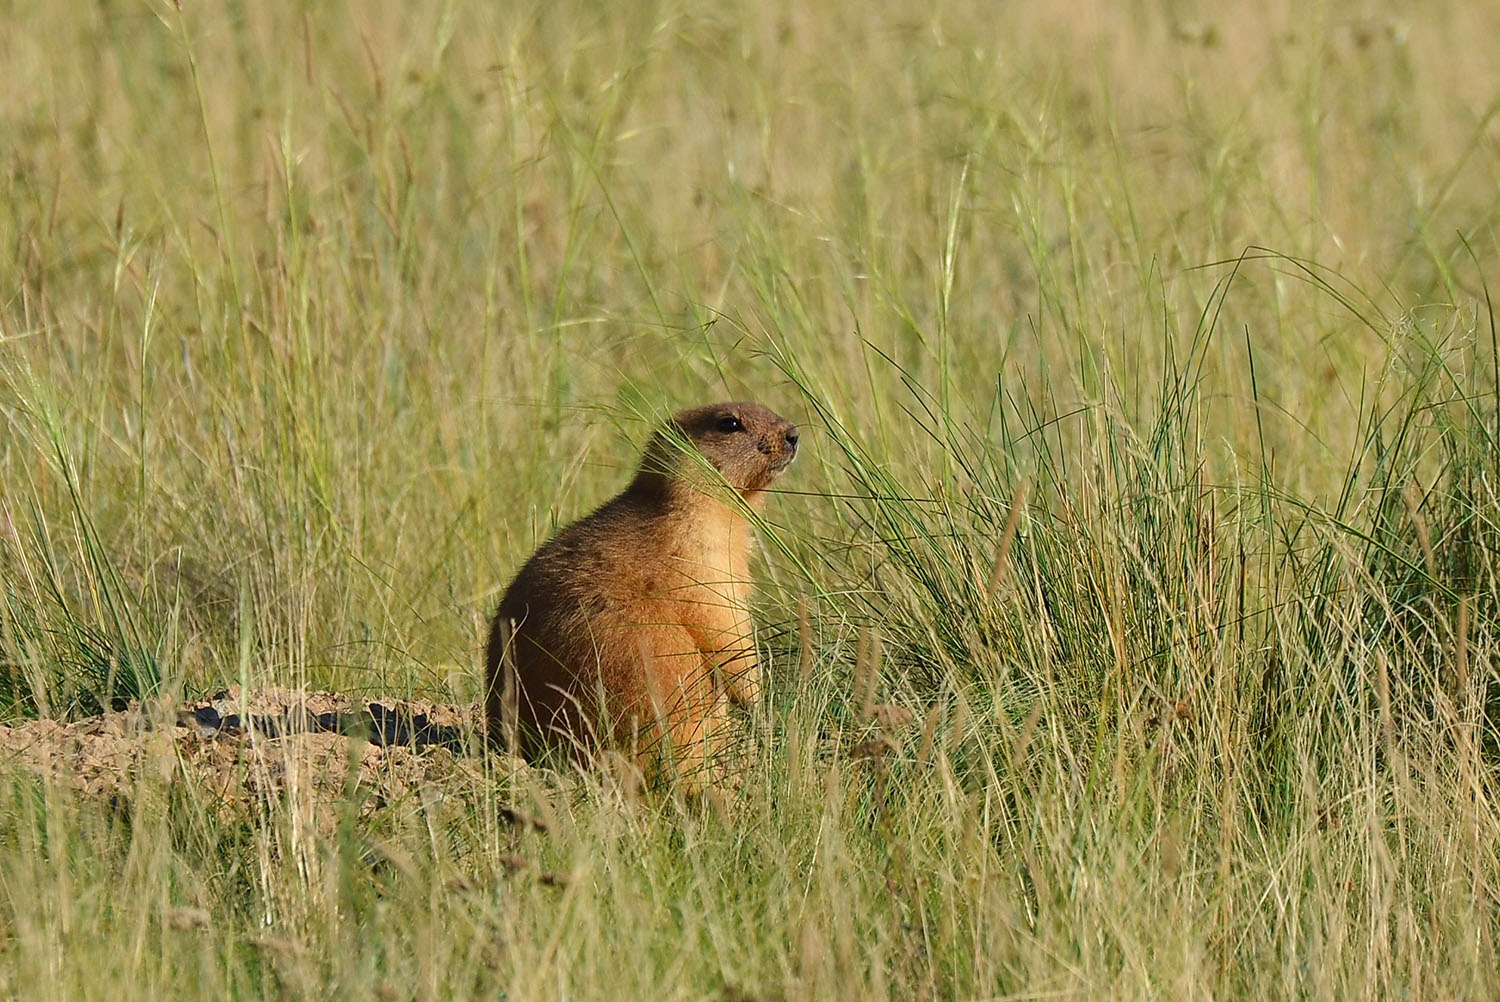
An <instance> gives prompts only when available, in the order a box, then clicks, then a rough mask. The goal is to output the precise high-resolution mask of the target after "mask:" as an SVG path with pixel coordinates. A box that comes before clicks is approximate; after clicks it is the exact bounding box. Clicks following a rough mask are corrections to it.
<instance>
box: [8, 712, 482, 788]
mask: <svg viewBox="0 0 1500 1002" xmlns="http://www.w3.org/2000/svg"><path fill="white" fill-rule="evenodd" d="M483 735H484V730H483V723H482V719H481V717H480V715H479V713H478V710H477V708H476V707H472V706H445V705H441V704H436V703H425V702H420V701H415V700H389V699H378V700H375V699H354V698H351V697H349V696H344V695H340V694H338V693H332V692H304V691H297V690H291V689H282V688H276V687H272V688H266V689H257V690H254V691H250V692H241V691H240V689H239V687H238V686H235V687H231V688H229V689H226V690H224V691H223V692H219V693H216V694H215V695H214V696H212V697H210V698H209V699H206V700H198V701H195V702H190V703H185V704H178V705H167V704H162V703H146V704H144V705H132V706H130V707H129V708H128V709H126V710H124V711H123V712H118V713H106V714H103V715H100V716H96V717H90V718H87V719H85V720H78V721H73V722H69V723H60V722H58V721H55V720H28V721H25V722H22V723H17V724H14V725H11V726H0V767H3V766H4V765H7V764H9V765H13V766H20V767H21V768H23V769H25V770H27V771H30V772H33V773H36V774H38V775H40V776H42V777H43V778H45V779H47V780H49V781H50V782H53V783H56V784H59V785H62V786H68V787H72V788H74V789H77V790H79V791H80V792H83V793H87V794H94V795H99V796H102V797H106V798H109V799H112V800H127V801H128V800H133V799H134V798H135V797H136V795H137V794H138V793H139V791H141V790H142V789H143V788H144V787H148V786H156V787H167V786H172V785H175V784H177V783H179V782H180V783H182V784H183V785H184V786H185V787H186V788H188V789H190V790H191V791H194V792H196V793H198V794H200V795H201V796H203V797H204V798H205V799H207V800H208V801H210V802H211V803H213V804H214V805H216V806H220V807H224V808H228V809H237V810H242V809H245V808H248V807H251V806H253V805H256V804H261V803H265V802H267V801H274V800H276V799H278V798H283V797H288V796H292V795H293V794H294V793H296V792H297V791H299V790H300V791H303V792H308V793H311V794H312V795H313V797H314V798H315V799H318V800H324V799H332V798H342V797H344V796H346V795H347V794H348V793H350V792H352V791H359V792H360V793H362V794H364V797H363V800H362V802H361V808H360V809H361V811H362V812H363V813H369V812H370V811H372V810H374V809H376V808H378V807H380V806H381V805H383V804H385V803H387V802H389V801H390V800H393V799H395V798H397V797H401V796H404V795H407V794H409V793H411V792H413V791H415V790H417V789H419V788H420V787H422V786H423V785H427V784H432V783H437V782H440V781H441V780H443V779H445V778H447V777H449V776H451V775H452V774H453V773H454V772H455V771H456V769H458V768H459V767H460V765H461V764H462V763H463V762H464V760H465V759H467V758H469V756H471V755H473V754H477V753H478V752H479V750H480V746H481V744H482V742H483Z"/></svg>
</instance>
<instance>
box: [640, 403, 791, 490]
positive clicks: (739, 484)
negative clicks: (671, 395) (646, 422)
mask: <svg viewBox="0 0 1500 1002" xmlns="http://www.w3.org/2000/svg"><path fill="white" fill-rule="evenodd" d="M689 446H691V447H692V449H694V450H696V451H697V453H698V456H693V455H690V454H689V453H688V451H687V449H688V447H689ZM796 455H797V426H796V425H794V424H792V423H791V422H790V421H788V420H786V418H783V417H781V416H780V415H779V414H777V413H775V412H774V411H771V410H768V409H767V408H765V407H762V406H761V405H760V404H750V403H725V404H708V405H706V406H704V407H694V408H692V409H691V410H685V411H678V412H677V413H676V414H674V415H672V420H671V421H670V422H669V424H668V426H667V427H666V428H664V429H662V430H661V431H658V432H657V433H656V434H655V435H654V436H653V437H652V439H651V444H650V445H649V446H647V447H646V457H645V459H644V461H643V462H642V463H641V473H642V475H646V476H650V475H658V476H660V475H665V476H666V477H668V478H669V479H671V480H677V481H683V480H686V481H689V482H694V481H698V480H699V479H700V477H699V476H698V475H696V474H695V473H694V472H693V471H694V469H695V468H696V469H697V470H698V471H699V472H700V473H701V472H706V471H704V470H703V463H704V461H706V462H707V465H708V466H711V467H713V469H715V470H717V471H718V472H719V475H720V476H722V477H723V478H724V480H725V482H727V483H728V484H729V485H730V486H731V487H733V488H735V489H736V490H737V491H739V492H740V493H741V494H743V495H745V496H746V497H749V496H750V495H753V494H756V493H758V492H760V491H762V490H764V489H765V488H766V487H767V486H768V485H769V484H770V483H771V481H773V480H775V479H776V478H777V477H779V476H780V475H781V471H782V470H785V469H786V468H787V465H788V464H789V463H791V461H792V459H793V458H794V457H795V456H796ZM699 457H701V458H699Z"/></svg>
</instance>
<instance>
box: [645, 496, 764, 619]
mask: <svg viewBox="0 0 1500 1002" xmlns="http://www.w3.org/2000/svg"><path fill="white" fill-rule="evenodd" d="M674 528H675V529H676V531H675V532H673V533H672V534H671V536H670V539H669V542H668V545H667V547H666V548H665V549H666V553H667V557H668V559H667V564H668V566H667V568H666V570H667V571H668V572H669V573H670V574H671V575H672V576H673V577H676V578H677V579H678V582H677V583H678V585H679V586H683V585H687V586H691V585H701V586H705V587H709V588H712V589H713V590H714V591H715V592H716V593H718V594H719V595H721V596H723V597H725V598H731V599H733V600H736V601H738V600H740V599H742V598H744V597H745V593H746V592H747V591H748V589H749V586H750V553H751V550H752V548H753V546H754V543H755V534H754V532H753V531H752V530H751V528H750V526H749V524H748V523H747V522H746V521H745V520H744V519H743V518H740V517H738V516H737V515H734V514H733V513H731V512H729V511H727V510H726V511H724V512H723V513H722V514H720V513H718V512H714V513H711V514H710V515H708V516H707V517H702V518H692V519H685V520H683V521H682V523H681V524H679V525H678V526H675V527H674Z"/></svg>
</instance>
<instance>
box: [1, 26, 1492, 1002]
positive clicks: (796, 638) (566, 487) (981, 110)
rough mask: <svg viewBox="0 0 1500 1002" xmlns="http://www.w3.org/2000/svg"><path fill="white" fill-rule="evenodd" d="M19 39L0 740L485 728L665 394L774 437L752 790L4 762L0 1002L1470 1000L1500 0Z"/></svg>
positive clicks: (491, 764)
mask: <svg viewBox="0 0 1500 1002" xmlns="http://www.w3.org/2000/svg"><path fill="white" fill-rule="evenodd" d="M7 14H8V16H7V17H6V18H5V19H4V21H5V25H4V27H0V64H3V65H5V66H6V68H7V76H8V77H9V78H10V79H12V80H18V81H26V82H27V85H26V86H18V87H14V88H12V89H11V90H10V91H9V92H8V93H7V95H6V96H5V97H4V98H0V132H3V134H5V135H6V136H7V137H9V138H10V140H11V141H10V142H9V143H8V144H7V150H6V152H5V153H4V154H3V157H0V163H3V165H4V167H3V173H0V189H3V193H4V196H3V207H4V208H3V211H0V283H3V284H0V415H3V420H4V425H3V427H4V431H5V434H4V435H3V436H0V705H3V708H4V714H5V716H6V718H7V719H9V720H12V721H18V720H23V719H28V718H34V717H39V716H40V717H49V718H59V719H70V718H76V717H78V716H81V715H85V714H89V713H93V712H96V711H98V710H99V709H101V708H103V707H108V706H111V705H115V704H117V703H118V701H120V700H128V699H134V698H140V697H147V696H153V695H165V696H169V697H170V696H176V695H181V694H190V695H191V694H199V693H202V692H205V691H208V690H211V689H215V688H218V687H220V686H222V685H224V684H227V683H231V682H239V683H244V684H247V685H262V684H271V683H275V684H293V685H307V686H319V687H334V688H338V689H341V690H345V691H350V692H358V693H371V694H373V693H380V694H384V695H398V696H399V695H407V694H411V693H417V694H424V695H427V696H435V697H438V698H443V699H448V700H453V701H473V700H476V699H477V698H478V693H479V685H480V669H479V650H480V647H481V643H482V636H483V631H484V628H485V625H486V619H487V617H488V615H489V614H490V613H491V611H492V609H493V606H494V604H495V602H496V600H497V598H498V596H499V594H500V591H501V590H502V589H503V587H504V586H505V584H506V583H507V581H508V579H509V575H511V574H512V573H514V571H515V569H516V568H517V567H518V566H519V564H520V562H521V561H522V560H523V559H524V557H525V556H526V555H527V554H528V553H529V552H530V551H531V549H532V548H533V547H534V546H535V545H537V544H538V543H539V542H540V541H541V540H543V539H544V538H545V537H546V536H547V535H548V534H549V533H550V532H551V531H552V530H553V529H554V528H555V527H556V526H557V525H559V524H561V523H563V522H566V521H567V520H569V519H571V518H573V517H575V516H577V515H578V514H581V513H582V512H584V511H586V510H587V509H589V508H590V507H592V506H593V505H594V504H596V503H597V502H598V501H599V500H600V499H601V498H603V497H604V496H606V495H607V494H608V493H610V492H611V491H613V490H615V489H617V488H618V486H619V484H620V483H622V482H623V480H624V479H625V478H626V477H627V476H628V472H629V470H630V468H631V467H632V465H633V464H634V462H635V459H636V455H637V449H638V447H639V445H640V443H641V442H642V441H643V440H644V436H645V434H646V432H647V428H648V424H649V422H648V420H647V419H648V418H649V417H650V416H651V415H655V414H659V413H661V412H662V411H663V410H665V409H667V408H669V407H673V406H682V405H689V404H692V403H698V402H703V401H706V400H711V399H716V398H723V397H749V398H754V399H758V400H761V401H763V402H765V403H767V404H769V405H771V406H774V407H776V408H777V409H779V410H781V411H782V412H783V413H786V414H787V415H788V416H790V417H792V418H794V419H795V420H797V421H799V422H800V423H801V424H803V426H804V427H805V429H806V434H805V436H804V441H805V442H806V446H807V447H806V449H805V450H804V454H803V459H802V461H801V462H799V463H798V464H797V466H795V467H794V468H793V470H792V471H791V472H790V473H789V474H788V475H787V477H786V478H784V480H783V481H781V485H782V486H783V487H784V490H783V491H782V492H781V493H780V494H779V496H778V497H776V498H775V499H774V500H773V503H772V504H771V506H770V508H769V509H768V512H767V516H766V519H767V524H766V525H765V526H764V527H763V533H762V535H763V537H764V539H765V546H764V559H763V560H762V561H761V564H762V566H761V567H760V568H758V573H759V575H760V577H761V580H762V582H763V585H762V591H761V597H760V605H761V608H760V609H759V610H758V622H760V623H761V625H762V641H763V644H762V646H763V656H764V657H765V658H766V659H767V661H768V663H769V664H770V667H771V674H772V680H773V683H774V684H773V692H772V696H771V698H770V699H769V700H768V702H767V705H766V706H765V707H764V708H763V710H762V711H760V712H759V713H758V714H757V715H756V716H755V718H754V719H751V720H748V721H746V722H745V725H744V731H745V738H746V740H745V741H744V742H743V747H742V758H743V760H742V761H741V762H740V763H739V774H740V784H739V787H738V788H737V789H736V790H735V791H734V792H733V793H732V794H731V795H729V796H727V797H726V798H725V801H724V803H723V804H722V805H721V807H720V808H717V809H716V808H713V807H711V806H702V805H700V806H699V807H696V808H687V807H684V806H682V805H679V804H677V803H675V802H674V801H673V800H671V799H670V798H664V797H656V798H650V797H648V798H647V799H645V800H644V801H641V800H638V799H636V798H635V797H633V796H632V795H631V794H630V791H629V790H628V789H622V788H618V787H617V786H616V785H614V784H613V783H612V782H611V780H610V779H609V777H607V776H599V775H594V774H585V775H581V776H556V775H552V774H549V773H544V772H527V771H524V770H519V769H517V768H516V767H515V766H514V764H513V763H510V762H508V761H506V760H504V759H502V758H498V757H496V758H493V759H489V758H474V759H471V760H466V761H464V762H463V763H461V764H460V766H459V767H458V768H457V769H456V770H454V771H453V772H451V774H448V775H444V776H440V777H435V778H434V779H433V780H432V782H431V785H430V787H429V788H427V789H426V790H425V791H424V792H422V793H421V794H420V795H413V796H412V797H410V798H407V799H403V800H400V801H397V802H394V803H391V804H387V805H384V806H382V807H380V808H378V809H374V810H371V809H369V807H370V805H369V804H368V802H367V799H366V798H367V792H365V791H361V790H360V789H357V788H354V787H352V786H351V788H350V789H349V791H348V795H347V797H345V798H343V799H341V800H338V801H337V802H335V803H332V804H321V805H315V804H313V803H312V802H311V794H310V793H309V792H308V790H309V787H308V786H307V785H305V784H299V783H295V782H293V783H289V784H288V786H287V789H286V790H285V792H284V793H283V794H281V795H279V796H276V797H272V798H270V799H269V800H268V801H267V802H265V803H264V804H262V805H260V807H259V808H258V809H257V810H255V811H252V812H250V814H249V815H244V814H230V815H226V814H224V813H223V812H221V811H219V810H217V809H216V808H215V807H214V806H213V800H212V797H211V796H210V795H209V794H208V792H206V791H202V790H197V789H194V788H193V787H192V786H191V784H189V783H187V782H186V781H185V780H184V778H183V777H184V776H186V775H187V773H186V772H184V771H178V772H177V773H175V774H174V773H173V772H172V770H171V768H166V769H164V770H158V771H152V770H146V772H145V773H143V774H142V775H141V776H139V777H138V778H137V780H136V789H135V792H134V794H132V795H131V796H129V797H124V798H120V799H119V800H117V801H116V802H114V803H103V802H100V801H99V800H97V799H92V798H89V797H85V796H79V795H75V794H72V793H69V792H67V791H66V790H65V789H61V788H56V787H54V786H52V785H48V784H47V783H44V782H42V781H39V780H36V779H33V778H30V777H28V776H27V775H25V774H24V773H22V772H20V771H18V770H17V771H14V774H11V773H7V775H6V778H5V779H4V780H3V783H0V926H3V928H4V929H5V935H4V936H3V937H0V958H3V961H0V991H3V992H4V993H5V994H8V995H14V996H17V997H24V998H45V997H57V998H68V999H76V998H90V997H100V998H111V999H114V998H132V997H149V998H156V997H161V996H164V995H168V994H170V995H173V996H178V997H196V996H204V997H207V996H210V995H214V996H223V995H226V994H227V995H230V996H232V997H282V996H287V995H298V996H300V995H307V994H312V993H321V994H338V995H341V996H342V995H349V996H355V995H359V996H365V997H369V996H370V995H371V994H372V993H373V994H374V995H376V996H378V997H392V998H408V997H412V998H417V997H420V998H470V997H474V998H479V997H484V998H493V997H496V996H497V994H503V997H506V998H509V999H531V998H609V999H616V998H658V997H660V998H713V997H719V998H726V999H757V1000H760V999H766V1000H769V999H779V998H901V999H910V998H918V999H920V998H962V999H986V998H987V999H997V998H1034V997H1061V996H1083V997H1106V996H1107V997H1118V998H1136V997H1140V998H1146V997H1168V998H1209V997H1213V998H1330V999H1332V998H1338V999H1344V998H1349V997H1381V998H1384V997H1406V998H1413V999H1416V998H1455V997H1462V998H1487V997H1493V996H1494V994H1495V993H1496V991H1497V988H1500V986H1497V980H1500V974H1497V965H1496V962H1495V957H1496V955H1497V946H1500V944H1497V942H1496V940H1497V932H1500V923H1497V920H1496V911H1495V906H1496V895H1497V880H1500V859H1497V850H1496V846H1497V845H1500V837H1497V836H1500V831H1497V829H1500V810H1497V807H1496V794H1497V790H1496V778H1495V768H1496V762H1497V759H1496V756H1497V755H1500V734H1497V729H1496V727H1497V722H1500V678H1497V675H1496V672H1497V662H1496V652H1497V625H1500V618H1497V617H1500V609H1497V602H1496V597H1495V596H1496V594H1497V589H1496V564H1497V552H1500V530H1497V525H1500V500H1497V496H1496V491H1497V483H1500V460H1497V458H1496V457H1497V456H1500V452H1497V449H1496V441H1495V439H1496V435H1497V434H1500V400H1497V392H1500V378H1497V365H1500V362H1497V352H1496V334H1495V328H1496V321H1495V313H1494V309H1493V307H1492V305H1491V301H1490V289H1491V287H1492V286H1494V285H1495V275H1494V268H1493V262H1494V260H1495V257H1496V251H1497V240H1496V229H1495V210H1494V199H1493V181H1492V177H1491V173H1490V171H1489V169H1488V168H1489V162H1490V160H1491V159H1492V154H1493V147H1494V143H1495V139H1496V133H1495V128H1496V126H1495V111H1496V109H1497V108H1500V90H1497V87H1496V84H1495V81H1494V77H1493V74H1492V73H1491V72H1490V68H1489V66H1488V64H1487V63H1485V62H1484V60H1485V58H1487V55H1486V52H1487V50H1483V47H1482V46H1476V45H1475V40H1476V39H1483V38H1489V37H1494V35H1495V34H1496V30H1497V29H1500V24H1497V23H1496V22H1497V19H1500V15H1497V14H1496V13H1495V12H1493V11H1491V10H1489V9H1488V8H1486V7H1485V6H1484V5H1477V4H1468V5H1464V4H1450V5H1440V6H1438V7H1434V8H1431V9H1426V8H1424V10H1423V12H1422V13H1421V15H1420V17H1418V16H1416V15H1415V14H1407V13H1403V11H1402V9H1401V8H1398V7H1395V6H1389V5H1384V4H1379V3H1373V4H1368V5H1365V6H1363V7H1361V8H1360V10H1359V12H1358V13H1357V14H1351V13H1349V12H1347V11H1346V10H1345V8H1344V7H1342V6H1339V5H1323V6H1320V5H1306V4H1301V5H1292V4H1271V5H1265V4H1257V5H1243V6H1242V7H1237V8H1235V9H1231V10H1219V9H1217V8H1215V7H1212V6H1209V5H1203V6H1199V5H1194V4H1176V5H1168V6H1165V7H1162V8H1161V9H1156V8H1148V7H1141V6H1136V7H1129V6H1127V7H1121V6H1119V5H1107V4H1095V3H1083V4H1073V5H1069V6H1068V8H1067V10H1066V12H1063V11H1061V9H1059V10H1056V11H1054V9H1053V6H1052V5H1047V4H1013V5H1007V6H1005V7H1003V8H996V7H994V6H993V5H990V4H985V3H977V2H969V0H954V2H950V3H944V4H940V5H938V6H937V7H936V8H931V7H927V8H918V7H916V6H908V5H904V4H898V3H884V2H880V3H874V4H860V5H852V6H847V8H846V7H844V6H840V5H808V4H782V5H776V4H763V3H759V4H748V3H735V2H721V3H713V4H708V5H701V4H684V3H678V2H674V0H660V2H640V3H632V4H623V5H621V4H617V5H602V6H601V5H594V4H588V3H582V2H574V0H565V2H562V3H554V4H535V5H522V4H502V5H489V4H479V3H472V2H467V0H450V2H447V3H441V4H433V5H414V4H390V3H386V4H381V3H374V4H361V5H344V4H319V5H313V6H300V7H299V6H294V5H244V4H234V3H231V4H224V5H221V6H217V7H207V8H205V7H204V6H202V5H191V4H188V5H182V7H181V8H179V7H178V6H177V5H175V4H141V5H137V6H130V5H125V6H121V5H99V6H95V7H91V8H88V9H83V8H80V7H77V6H76V5H48V4H26V3H20V4H12V5H11V6H10V8H9V10H8V12H7ZM880 707H885V708H886V709H878V708H880ZM890 707H899V708H901V709H905V710H908V711H910V714H911V715H912V716H913V718H914V719H913V720H911V721H910V722H909V723H901V722H900V721H901V719H902V717H903V716H904V714H901V713H900V712H898V711H893V710H891V709H889V708H890ZM257 754H264V755H273V756H274V755H279V754H286V752H285V750H279V749H277V748H276V747H274V746H267V747H263V748H262V749H261V750H260V751H259V752H257ZM170 764H171V762H170V760H168V761H167V763H166V765H167V766H168V767H170ZM174 776H175V778H174Z"/></svg>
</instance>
